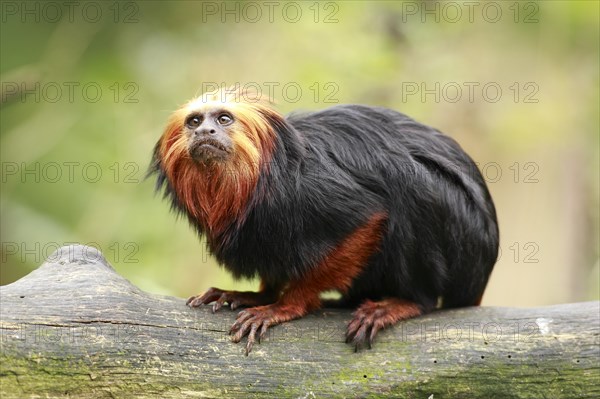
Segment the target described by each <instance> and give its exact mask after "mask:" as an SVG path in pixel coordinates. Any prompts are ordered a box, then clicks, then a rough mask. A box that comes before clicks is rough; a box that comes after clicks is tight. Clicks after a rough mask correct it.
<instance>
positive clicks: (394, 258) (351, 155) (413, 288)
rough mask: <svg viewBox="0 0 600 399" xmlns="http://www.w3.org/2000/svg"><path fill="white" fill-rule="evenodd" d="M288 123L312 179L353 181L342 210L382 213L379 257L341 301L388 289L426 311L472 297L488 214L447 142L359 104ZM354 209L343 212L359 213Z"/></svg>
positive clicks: (493, 230)
mask: <svg viewBox="0 0 600 399" xmlns="http://www.w3.org/2000/svg"><path fill="white" fill-rule="evenodd" d="M288 121H289V123H290V124H291V125H292V126H293V127H294V128H296V129H297V130H298V131H299V132H301V133H302V136H303V138H304V140H305V141H304V144H305V147H306V150H307V153H306V162H308V163H310V164H312V167H313V168H315V169H318V170H320V171H321V172H323V173H319V174H318V175H319V177H321V178H325V176H323V174H324V173H330V174H331V175H333V176H331V177H333V179H332V180H334V179H340V178H341V177H342V176H343V177H344V179H346V178H347V179H348V180H349V181H352V182H354V183H356V184H348V182H346V181H344V183H343V186H344V187H345V188H346V189H347V191H348V192H349V195H348V197H350V198H351V199H349V200H348V203H347V205H348V206H349V207H352V205H353V204H354V205H355V204H356V203H358V202H363V201H364V204H365V205H366V206H367V207H368V208H369V209H370V210H371V211H372V210H373V209H385V210H386V211H387V214H388V220H387V225H386V233H385V238H384V240H383V245H382V248H381V252H380V253H379V254H377V255H376V256H375V258H374V259H373V260H372V262H371V265H370V267H369V268H367V269H365V271H364V272H363V275H362V276H361V277H360V278H359V279H358V280H357V281H355V283H354V284H353V287H352V289H351V291H350V292H349V294H348V295H349V299H350V300H352V301H354V302H356V301H359V300H360V299H362V298H364V297H369V298H374V299H376V298H381V297H385V296H386V295H393V294H395V293H397V292H398V291H401V292H402V293H403V294H408V296H410V297H413V298H414V299H417V298H418V299H421V300H422V301H426V302H427V303H428V304H429V305H430V306H434V305H435V303H436V301H437V297H438V296H442V297H444V296H445V298H444V299H445V300H444V306H460V305H463V306H464V305H472V304H475V302H476V301H477V300H479V299H480V296H481V294H482V292H483V289H484V287H485V284H486V283H487V278H488V276H489V273H490V272H491V269H492V267H493V265H494V263H495V261H496V258H497V253H498V240H499V237H498V227H497V220H496V212H495V209H494V204H493V202H492V200H491V197H490V195H489V192H488V190H487V187H486V185H485V182H484V180H483V177H482V176H481V173H480V172H479V170H478V168H477V166H476V165H475V164H474V162H473V161H472V160H471V158H470V157H469V156H468V155H467V154H466V153H465V152H464V151H463V150H462V149H461V147H460V146H459V145H458V144H457V143H456V142H455V141H454V140H453V139H451V138H450V137H448V136H446V135H444V134H442V133H440V132H439V131H437V130H435V129H433V128H431V127H428V126H425V125H422V124H420V123H418V122H416V121H414V120H413V119H411V118H409V117H408V116H406V115H404V114H401V113H399V112H396V111H393V110H390V109H386V108H380V107H367V106H362V105H341V106H336V107H332V108H329V109H326V110H323V111H318V112H314V113H306V114H296V115H291V116H290V117H288ZM324 163H328V164H331V165H328V166H323V164H324ZM327 179H328V180H329V179H330V176H327ZM329 183H331V181H330V182H329ZM336 198H337V199H339V196H336ZM336 206H337V204H336ZM358 208H359V209H357V207H356V205H355V207H354V209H352V211H354V212H356V213H358V214H361V213H365V211H364V210H363V209H360V207H358ZM366 213H368V211H367V212H366ZM470 275H472V279H473V280H474V281H473V282H471V283H470V284H467V287H465V286H464V283H465V282H467V283H468V280H469V277H467V278H466V279H465V276H470ZM457 285H461V287H460V288H459V289H456V288H455V286H457ZM411 299H412V298H411Z"/></svg>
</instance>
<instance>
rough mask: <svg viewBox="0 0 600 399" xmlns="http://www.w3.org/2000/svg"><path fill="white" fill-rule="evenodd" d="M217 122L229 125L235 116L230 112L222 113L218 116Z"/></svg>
mask: <svg viewBox="0 0 600 399" xmlns="http://www.w3.org/2000/svg"><path fill="white" fill-rule="evenodd" d="M217 122H219V125H229V124H230V123H231V122H233V118H232V117H231V116H230V115H228V114H221V115H219V117H218V118H217Z"/></svg>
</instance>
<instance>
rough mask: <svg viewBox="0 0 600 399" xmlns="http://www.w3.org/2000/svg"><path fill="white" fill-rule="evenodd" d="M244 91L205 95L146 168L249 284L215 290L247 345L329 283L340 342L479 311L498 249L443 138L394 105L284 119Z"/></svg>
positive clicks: (458, 153) (481, 204)
mask: <svg viewBox="0 0 600 399" xmlns="http://www.w3.org/2000/svg"><path fill="white" fill-rule="evenodd" d="M249 98H252V99H254V97H249V96H247V95H246V93H243V92H240V91H228V90H221V91H218V92H215V93H208V94H204V95H202V96H200V97H198V98H196V99H194V100H192V101H190V102H188V103H187V104H185V105H184V106H183V107H181V108H180V109H179V110H178V111H176V112H175V113H174V114H173V116H172V117H171V119H170V121H169V123H168V126H167V129H166V131H165V132H164V134H163V135H162V137H161V138H160V139H159V141H158V143H157V144H156V147H155V149H154V155H153V160H152V164H151V167H150V172H152V173H156V175H157V177H158V179H157V189H158V190H161V189H163V190H164V193H165V195H166V196H167V197H168V198H169V199H170V200H171V204H172V206H173V208H174V209H175V210H176V211H178V212H181V213H183V214H185V215H186V216H187V218H188V219H189V221H190V222H191V224H192V225H193V226H194V227H195V228H196V229H197V230H198V232H199V233H200V234H203V235H204V236H205V237H206V239H207V242H208V247H209V249H210V251H211V252H212V253H213V254H214V255H215V256H216V258H217V259H218V261H219V262H220V264H222V265H223V266H224V267H225V268H226V269H227V270H229V271H230V272H231V273H233V275H234V276H236V277H247V278H252V277H259V278H260V281H261V285H260V290H259V291H258V292H237V291H222V290H219V289H216V288H211V289H210V290H208V292H206V293H204V294H203V295H198V296H194V297H192V298H190V299H189V300H188V305H189V306H192V307H196V306H200V305H202V304H208V303H211V302H214V305H213V310H214V311H217V310H219V309H220V308H221V307H222V305H223V304H225V303H227V304H229V305H230V307H231V308H232V309H235V308H237V307H238V306H246V307H248V308H247V309H246V310H243V311H242V312H240V313H239V315H238V317H237V321H236V322H235V324H234V325H233V326H232V328H231V333H232V334H233V340H234V341H235V342H239V341H240V340H241V339H242V338H243V337H244V336H246V335H247V336H248V342H247V346H246V353H248V352H249V351H250V350H251V348H252V346H253V344H254V342H255V340H256V339H257V338H260V337H261V336H264V334H265V333H266V331H267V329H268V328H269V327H270V326H273V325H276V324H279V323H282V322H285V321H288V320H292V319H296V318H299V317H302V316H304V315H305V314H307V313H308V312H310V311H313V310H315V309H318V308H319V307H320V306H321V305H322V301H321V299H320V294H321V293H322V292H324V291H330V290H334V291H339V292H340V293H341V295H342V299H341V302H342V303H343V304H344V305H347V306H353V307H356V311H355V312H354V314H353V319H352V320H351V321H350V323H349V324H348V330H347V333H346V336H347V341H348V342H351V343H353V344H354V345H355V348H359V347H361V346H363V345H364V344H368V345H369V347H370V345H371V343H372V341H373V339H374V337H375V335H376V333H377V332H378V331H379V330H380V329H382V328H384V327H386V326H389V325H392V324H394V323H396V322H398V321H399V320H402V319H407V318H411V317H415V316H418V315H421V314H424V313H427V312H430V311H432V310H433V309H435V308H436V305H437V304H438V302H439V301H441V306H443V307H445V308H448V307H459V306H469V305H478V304H479V302H480V300H481V297H482V295H483V291H484V289H485V286H486V284H487V281H488V278H489V275H490V273H491V271H492V268H493V266H494V263H495V261H496V257H497V254H498V239H499V238H498V226H497V221H496V213H495V209H494V205H493V203H492V199H491V197H490V194H489V192H488V190H487V188H486V184H485V182H484V180H483V178H482V176H481V174H480V173H479V171H478V170H477V168H476V166H475V164H474V163H473V161H472V160H471V159H470V158H469V156H468V155H467V154H465V152H464V151H463V150H462V149H461V148H460V146H459V145H458V144H457V143H456V142H455V141H454V140H452V139H451V138H449V137H448V136H445V135H443V134H442V133H440V132H439V131H437V130H435V129H432V128H430V127H427V126H425V125H422V124H420V123H418V122H416V121H414V120H412V119H410V118H409V117H407V116H406V115H403V114H401V113H398V112H396V111H392V110H390V109H385V108H379V107H370V106H362V105H339V106H335V107H331V108H328V109H325V110H323V111H318V112H310V113H300V114H292V115H290V116H288V117H283V116H282V115H280V114H279V113H278V112H276V111H275V110H274V109H273V108H272V107H271V106H270V104H268V103H267V102H264V101H251V100H250V99H249Z"/></svg>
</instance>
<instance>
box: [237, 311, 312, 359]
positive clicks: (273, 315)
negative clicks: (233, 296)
mask: <svg viewBox="0 0 600 399" xmlns="http://www.w3.org/2000/svg"><path fill="white" fill-rule="evenodd" d="M305 314H306V310H305V309H303V308H302V307H300V306H294V305H281V304H278V303H274V304H272V305H266V306H258V307H255V308H250V309H246V310H242V311H241V312H240V313H239V314H238V316H237V320H236V321H235V323H234V324H233V326H231V329H230V330H229V334H230V335H231V334H233V337H231V340H232V341H233V342H236V343H237V342H240V341H241V340H242V338H244V337H245V336H246V335H247V336H248V342H247V344H246V356H248V353H250V351H251V350H252V347H253V346H254V343H255V342H256V340H257V339H258V343H260V340H261V339H262V338H264V337H265V334H266V333H267V329H268V328H269V327H271V326H275V325H277V324H280V323H283V322H285V321H289V320H293V319H297V318H299V317H302V316H304V315H305ZM257 334H258V336H257Z"/></svg>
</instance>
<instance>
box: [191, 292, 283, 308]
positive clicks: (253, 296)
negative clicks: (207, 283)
mask: <svg viewBox="0 0 600 399" xmlns="http://www.w3.org/2000/svg"><path fill="white" fill-rule="evenodd" d="M276 300H277V298H276V295H274V294H273V293H272V292H267V291H261V292H252V291H244V292H241V291H223V290H220V289H218V288H214V287H211V288H209V289H208V291H206V292H205V293H204V294H201V295H195V296H193V297H190V298H189V299H188V300H187V302H186V305H188V306H189V307H192V308H196V307H198V306H200V305H208V304H209V303H211V302H214V303H213V306H212V311H213V313H214V312H216V311H218V310H219V309H221V307H223V305H224V304H225V303H227V304H229V307H230V308H231V310H235V309H237V308H238V307H240V306H260V305H268V304H270V303H273V302H275V301H276Z"/></svg>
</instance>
